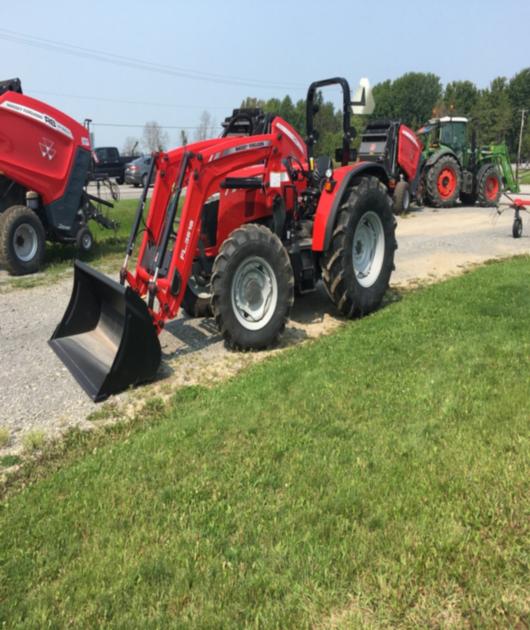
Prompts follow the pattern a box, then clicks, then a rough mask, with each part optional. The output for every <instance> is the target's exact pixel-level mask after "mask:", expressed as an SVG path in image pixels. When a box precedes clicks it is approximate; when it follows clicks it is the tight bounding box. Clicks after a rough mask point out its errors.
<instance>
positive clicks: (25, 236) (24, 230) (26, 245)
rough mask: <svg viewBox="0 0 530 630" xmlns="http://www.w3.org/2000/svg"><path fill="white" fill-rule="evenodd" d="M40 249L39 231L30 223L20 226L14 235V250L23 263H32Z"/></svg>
mask: <svg viewBox="0 0 530 630" xmlns="http://www.w3.org/2000/svg"><path fill="white" fill-rule="evenodd" d="M38 247H39V239H38V236H37V231H36V230H35V228H34V227H33V226H32V225H30V224H29V223H22V225H19V226H18V227H17V229H16V230H15V233H14V234H13V248H14V250H15V255H16V257H17V258H18V259H19V260H21V261H22V262H30V261H31V260H33V258H34V257H35V254H36V253H37V249H38Z"/></svg>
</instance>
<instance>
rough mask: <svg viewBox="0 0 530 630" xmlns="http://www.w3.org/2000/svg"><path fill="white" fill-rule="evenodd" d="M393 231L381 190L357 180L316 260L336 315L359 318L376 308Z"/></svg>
mask: <svg viewBox="0 0 530 630" xmlns="http://www.w3.org/2000/svg"><path fill="white" fill-rule="evenodd" d="M395 231H396V220H395V219H394V216H393V215H392V203H391V200H390V197H389V196H388V193H387V189H386V187H385V186H384V185H383V184H382V183H381V182H380V181H379V180H378V179H377V178H376V177H363V178H362V179H361V181H360V182H359V183H358V184H357V185H356V186H354V187H353V188H352V190H351V193H350V196H349V198H348V200H347V201H346V203H344V204H343V205H342V207H341V210H340V213H339V216H338V219H337V223H336V225H335V229H334V231H333V235H332V237H331V243H330V246H329V248H328V250H327V251H326V252H325V253H324V255H323V259H322V280H323V281H324V286H325V288H326V290H327V292H328V294H329V296H330V298H331V299H332V301H333V302H334V304H335V305H336V307H337V308H338V310H339V311H340V313H341V314H342V315H345V316H346V317H361V316H363V315H367V314H368V313H370V312H372V311H374V310H375V309H376V308H377V307H378V306H379V305H380V304H381V301H382V300H383V296H384V294H385V292H386V290H387V289H388V284H389V280H390V275H391V273H392V271H393V269H394V252H395V250H396V249H397V243H396V237H395Z"/></svg>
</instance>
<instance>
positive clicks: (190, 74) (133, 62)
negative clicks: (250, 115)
mask: <svg viewBox="0 0 530 630" xmlns="http://www.w3.org/2000/svg"><path fill="white" fill-rule="evenodd" d="M0 39H4V40H6V41H11V42H14V43H17V44H22V45H25V46H33V47H35V48H41V49H44V50H49V51H53V52H60V53H64V54H67V55H72V56H75V57H83V58H89V59H96V60H97V61H102V62H105V63H111V64H114V65H119V66H124V67H130V68H136V69H139V70H148V71H151V72H159V73H162V74H168V75H171V76H178V77H182V78H186V79H194V80H197V81H209V82H211V83H224V84H229V85H239V86H247V87H252V88H255V89H272V88H281V89H291V90H304V89H305V87H304V86H302V85H300V84H297V85H288V84H285V83H276V82H274V81H263V80H259V79H248V78H241V77H231V76H223V75H219V74H214V73H211V72H204V71H199V70H192V69H189V68H180V67H178V66H169V65H165V64H160V63H156V62H151V61H144V60H142V59H136V58H134V57H126V56H124V55H118V54H116V53H110V52H105V51H100V50H95V49H92V48H84V47H82V46H76V45H73V44H68V43H66V42H58V41H54V40H50V39H45V38H43V37H35V36H33V35H27V34H24V33H19V32H16V31H11V30H8V29H4V28H0Z"/></svg>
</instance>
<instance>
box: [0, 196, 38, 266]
mask: <svg viewBox="0 0 530 630" xmlns="http://www.w3.org/2000/svg"><path fill="white" fill-rule="evenodd" d="M19 219H26V220H27V221H28V222H29V223H31V225H32V227H34V228H35V230H36V232H37V236H38V238H39V240H40V247H39V249H38V250H37V254H36V255H35V258H34V259H33V261H31V262H30V263H22V262H20V261H19V260H18V259H17V258H16V256H15V255H14V253H13V252H12V251H11V235H10V232H11V228H12V226H13V223H15V222H16V221H18V220H19ZM45 241H46V234H45V232H44V227H43V225H42V223H41V221H40V219H39V217H38V216H37V215H36V214H35V212H33V210H31V208H28V207H27V206H11V207H9V208H7V209H6V210H4V212H2V213H1V214H0V265H2V266H4V267H5V268H6V269H7V270H8V271H9V273H10V274H11V275H14V276H22V275H25V274H28V273H35V272H36V271H38V270H39V269H40V268H41V266H42V263H43V262H44V254H45Z"/></svg>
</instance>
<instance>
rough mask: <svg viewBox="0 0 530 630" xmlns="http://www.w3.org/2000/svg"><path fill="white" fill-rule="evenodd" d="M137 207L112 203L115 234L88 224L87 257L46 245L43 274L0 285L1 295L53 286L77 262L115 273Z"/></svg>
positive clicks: (110, 212) (133, 201)
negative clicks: (116, 225) (90, 245)
mask: <svg viewBox="0 0 530 630" xmlns="http://www.w3.org/2000/svg"><path fill="white" fill-rule="evenodd" d="M137 204H138V200H136V199H125V200H123V201H119V202H117V203H115V205H114V208H112V209H109V210H108V213H107V214H108V216H109V218H112V219H113V220H115V221H117V222H118V223H119V224H120V225H119V228H118V229H117V230H106V229H105V228H102V227H101V226H99V225H98V224H97V223H95V222H94V221H91V222H90V230H91V231H92V233H93V234H94V241H95V242H94V247H93V249H92V251H91V252H89V253H88V254H80V253H79V252H78V250H77V248H76V247H75V245H63V244H60V243H54V244H50V243H47V244H46V257H45V262H44V267H43V270H42V273H39V274H34V275H31V276H25V277H22V278H15V277H14V278H10V280H9V282H7V283H3V284H2V285H0V293H1V292H5V291H7V290H11V289H14V288H31V287H35V286H40V285H43V284H50V283H53V282H56V281H57V280H58V279H59V278H61V277H62V276H64V275H66V274H67V273H68V272H69V270H70V268H71V267H72V265H73V263H74V260H75V259H76V258H80V259H81V260H84V261H85V262H89V263H90V264H92V265H94V266H97V267H109V268H110V267H115V269H116V271H117V270H118V269H119V266H120V264H121V262H122V259H123V257H124V256H125V247H126V245H127V241H128V238H129V232H130V229H131V225H132V221H133V218H134V212H135V210H136V206H137Z"/></svg>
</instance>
